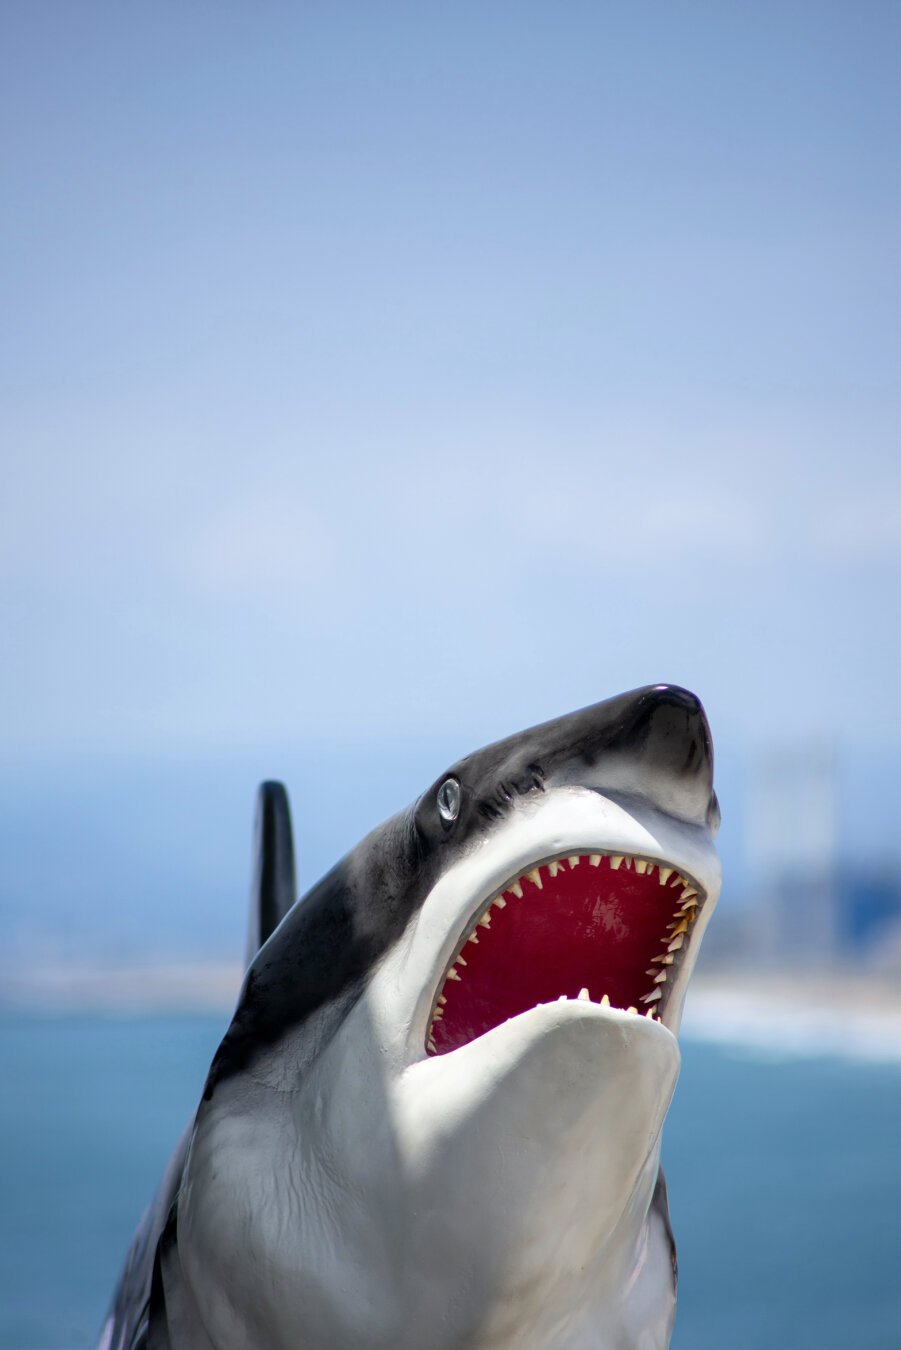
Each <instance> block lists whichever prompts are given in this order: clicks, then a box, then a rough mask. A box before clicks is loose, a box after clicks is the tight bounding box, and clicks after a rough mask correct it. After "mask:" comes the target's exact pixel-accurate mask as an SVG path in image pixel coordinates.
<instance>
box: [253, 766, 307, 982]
mask: <svg viewBox="0 0 901 1350" xmlns="http://www.w3.org/2000/svg"><path fill="white" fill-rule="evenodd" d="M296 898H297V889H296V882H295V877H294V837H293V834H292V831H291V806H290V803H289V801H288V794H287V792H286V791H285V787H284V784H282V783H261V784H260V788H259V791H258V792H257V813H256V824H255V828H254V843H253V881H252V883H251V890H250V921H249V923H248V927H247V965H248V966H249V965H250V963H251V961H252V960H253V958H254V957H255V956H256V954H257V952H258V951H259V949H260V948H261V947H262V945H263V943H264V942H265V941H266V939H267V938H268V937H269V935H270V933H272V932H273V931H274V930H275V929H276V928H277V927H278V925H279V924H280V923H281V921H282V919H283V918H284V917H285V915H286V914H287V912H288V910H289V909H290V908H291V906H292V905H293V904H294V901H295V899H296Z"/></svg>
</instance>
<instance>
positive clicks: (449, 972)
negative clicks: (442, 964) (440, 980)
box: [447, 966, 460, 980]
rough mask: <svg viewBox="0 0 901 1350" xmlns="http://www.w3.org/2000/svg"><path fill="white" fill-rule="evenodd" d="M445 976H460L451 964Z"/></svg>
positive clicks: (455, 977) (455, 978) (456, 977)
mask: <svg viewBox="0 0 901 1350" xmlns="http://www.w3.org/2000/svg"><path fill="white" fill-rule="evenodd" d="M447 978H448V979H449V980H459V978H460V972H459V970H454V968H453V966H451V968H450V970H449V971H448V972H447Z"/></svg>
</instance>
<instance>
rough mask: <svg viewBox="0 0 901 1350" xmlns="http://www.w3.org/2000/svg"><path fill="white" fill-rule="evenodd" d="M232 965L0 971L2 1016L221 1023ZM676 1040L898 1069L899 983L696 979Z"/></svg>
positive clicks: (230, 996) (838, 977)
mask: <svg viewBox="0 0 901 1350" xmlns="http://www.w3.org/2000/svg"><path fill="white" fill-rule="evenodd" d="M242 978H243V970H242V968H241V966H240V965H239V964H238V963H237V962H228V963H218V964H210V963H184V964H180V963H179V964H176V963H158V964H155V965H146V966H112V965H97V966H87V965H81V966H72V965H59V966H45V967H40V968H36V969H30V970H29V971H28V972H27V973H26V974H23V973H22V971H21V969H14V968H11V967H5V968H4V967H0V1015H7V1016H8V1015H16V1014H19V1015H22V1014H24V1015H35V1016H41V1015H43V1016H66V1015H73V1016H74V1015H95V1016H160V1015H162V1014H170V1015H172V1016H190V1015H192V1014H207V1015H213V1014H218V1015H221V1016H222V1017H223V1019H225V1018H227V1017H228V1016H229V1015H230V1014H231V1011H232V1009H233V1008H234V1005H235V1001H236V999H237V996H238V992H239V990H240V987H241V980H242ZM682 1035H683V1036H684V1037H685V1039H686V1040H689V1041H701V1042H706V1043H708V1044H716V1045H722V1046H726V1047H740V1048H742V1049H743V1050H746V1051H749V1052H752V1053H761V1054H765V1055H766V1056H767V1057H770V1058H772V1057H774V1056H775V1057H787V1058H796V1057H798V1056H802V1057H812V1056H813V1057H818V1056H823V1055H828V1056H838V1057H841V1058H851V1059H854V1060H858V1061H860V1060H866V1061H870V1062H874V1063H893V1064H901V982H899V980H897V979H892V978H891V977H888V976H886V975H885V974H883V973H881V972H880V973H875V972H874V973H869V972H866V971H862V970H859V969H855V970H834V971H824V970H818V971H779V970H772V971H759V970H756V971H748V970H743V969H729V970H727V969H719V970H714V971H710V972H702V973H700V974H698V975H696V976H695V977H694V978H693V980H692V983H691V988H690V990H689V994H688V998H687V1000H686V1006H685V1014H684V1018H683V1023H682Z"/></svg>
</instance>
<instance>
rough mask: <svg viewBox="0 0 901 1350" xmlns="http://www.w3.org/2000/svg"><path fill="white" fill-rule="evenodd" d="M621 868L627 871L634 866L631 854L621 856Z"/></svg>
mask: <svg viewBox="0 0 901 1350" xmlns="http://www.w3.org/2000/svg"><path fill="white" fill-rule="evenodd" d="M623 866H624V867H625V868H627V869H628V868H630V867H634V866H635V859H634V858H633V857H632V854H631V853H624V854H623Z"/></svg>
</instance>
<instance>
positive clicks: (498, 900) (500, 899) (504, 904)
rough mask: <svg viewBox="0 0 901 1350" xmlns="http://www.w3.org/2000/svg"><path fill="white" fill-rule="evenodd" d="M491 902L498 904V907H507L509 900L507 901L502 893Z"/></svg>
mask: <svg viewBox="0 0 901 1350" xmlns="http://www.w3.org/2000/svg"><path fill="white" fill-rule="evenodd" d="M511 889H512V888H511ZM491 903H492V904H493V905H497V907H498V909H506V908H507V902H506V900H505V899H504V897H503V896H502V895H496V896H495V897H494V899H493V900H492V902H491Z"/></svg>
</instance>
